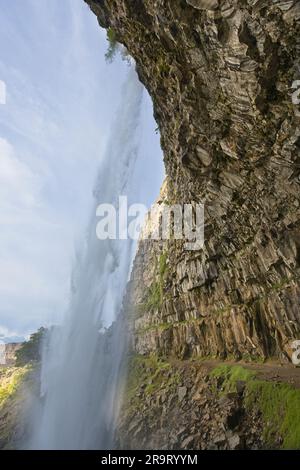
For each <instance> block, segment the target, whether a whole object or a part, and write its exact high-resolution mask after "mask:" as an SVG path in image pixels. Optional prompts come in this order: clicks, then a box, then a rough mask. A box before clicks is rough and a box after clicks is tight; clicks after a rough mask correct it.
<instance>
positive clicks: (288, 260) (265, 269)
mask: <svg viewBox="0 0 300 470" xmlns="http://www.w3.org/2000/svg"><path fill="white" fill-rule="evenodd" d="M86 2H87V3H88V4H89V5H90V7H91V9H92V10H93V12H94V13H95V14H96V15H97V17H98V20H99V23H100V25H101V26H103V27H105V28H111V30H112V31H114V34H115V35H116V39H117V41H118V42H120V43H122V44H123V45H124V46H125V47H126V48H127V50H128V51H129V53H130V55H131V56H132V57H133V58H134V59H135V61H136V66H137V71H138V74H139V77H140V80H141V81H142V82H143V83H144V85H145V86H146V88H147V89H148V91H149V93H150V95H151V97H152V99H153V104H154V114H155V118H156V120H157V123H158V125H159V129H160V133H161V145H162V148H163V151H164V161H165V166H166V173H167V180H166V182H165V184H164V187H163V190H162V193H161V195H160V201H161V202H165V203H166V204H184V203H190V202H193V204H196V203H203V204H204V205H205V244H204V247H203V249H201V250H197V251H188V250H186V249H185V248H184V244H183V242H181V241H179V240H169V241H168V242H164V243H162V242H154V241H151V240H147V241H142V242H141V243H140V245H139V250H138V254H137V257H136V261H135V265H134V269H133V273H132V280H131V284H130V292H129V300H130V307H129V312H130V318H131V320H132V322H131V324H132V330H133V348H134V350H135V351H136V352H137V353H140V354H145V355H147V354H150V353H155V354H158V355H168V356H176V357H180V358H186V357H189V356H220V357H230V356H233V357H235V358H241V357H251V358H261V357H262V358H264V357H270V356H277V357H286V358H288V357H290V355H291V342H292V340H294V339H299V338H300V310H299V300H300V285H299V276H300V201H299V196H300V128H299V124H300V120H299V116H300V110H299V107H298V105H297V102H298V99H297V98H299V94H297V86H298V87H299V83H300V82H297V80H300V66H299V60H298V59H299V52H300V26H299V22H300V2H299V1H295V0H289V1H279V0H278V1H275V0H273V1H272V0H239V1H236V0H86Z"/></svg>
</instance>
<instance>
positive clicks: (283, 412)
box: [211, 365, 300, 449]
mask: <svg viewBox="0 0 300 470" xmlns="http://www.w3.org/2000/svg"><path fill="white" fill-rule="evenodd" d="M211 376H212V377H221V378H223V380H224V381H223V383H222V392H221V393H228V392H231V391H235V390H236V384H237V382H238V381H243V382H245V386H246V389H245V406H246V408H247V409H248V410H249V411H250V410H251V409H253V408H256V409H257V410H259V411H260V412H261V413H262V417H263V421H264V439H265V442H266V444H267V446H269V447H270V448H272V447H274V445H275V444H276V439H277V438H278V436H280V437H281V438H282V441H283V442H282V448H283V449H299V448H300V390H299V389H295V388H293V387H291V386H290V385H288V384H284V383H273V382H267V381H265V380H259V379H257V373H256V372H254V371H250V370H247V369H245V368H243V367H241V366H223V365H222V366H219V367H217V368H216V369H214V370H213V371H212V372H211Z"/></svg>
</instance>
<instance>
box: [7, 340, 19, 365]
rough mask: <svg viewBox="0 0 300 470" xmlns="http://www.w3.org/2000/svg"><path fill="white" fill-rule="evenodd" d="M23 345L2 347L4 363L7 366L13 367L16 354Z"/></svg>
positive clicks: (11, 344)
mask: <svg viewBox="0 0 300 470" xmlns="http://www.w3.org/2000/svg"><path fill="white" fill-rule="evenodd" d="M22 345H23V343H8V344H5V345H3V346H4V363H5V365H7V366H14V365H15V363H16V352H17V351H18V350H19V349H20V348H21V347H22Z"/></svg>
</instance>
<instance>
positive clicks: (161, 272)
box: [138, 252, 168, 314]
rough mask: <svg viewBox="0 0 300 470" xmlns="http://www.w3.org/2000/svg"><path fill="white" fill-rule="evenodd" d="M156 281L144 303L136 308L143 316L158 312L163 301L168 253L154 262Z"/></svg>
mask: <svg viewBox="0 0 300 470" xmlns="http://www.w3.org/2000/svg"><path fill="white" fill-rule="evenodd" d="M156 270H158V274H157V275H156V278H157V280H156V281H154V282H153V284H152V285H151V286H150V288H149V290H148V294H147V300H146V302H145V303H143V304H140V305H139V306H138V312H139V313H140V314H143V313H145V312H148V311H151V310H159V309H160V308H161V306H162V304H163V300H164V282H165V278H166V275H167V272H168V253H167V252H164V253H162V254H161V255H160V257H159V259H158V262H157V260H156Z"/></svg>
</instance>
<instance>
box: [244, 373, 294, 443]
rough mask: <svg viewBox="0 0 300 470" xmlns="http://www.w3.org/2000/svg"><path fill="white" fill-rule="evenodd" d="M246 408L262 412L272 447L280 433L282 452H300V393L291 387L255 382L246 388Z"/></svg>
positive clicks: (266, 439) (267, 440)
mask: <svg viewBox="0 0 300 470" xmlns="http://www.w3.org/2000/svg"><path fill="white" fill-rule="evenodd" d="M246 406H247V407H248V408H252V407H253V406H257V407H258V408H259V409H260V411H261V412H262V414H263V418H264V423H265V429H264V438H265V441H266V442H267V443H268V445H269V446H270V447H272V446H273V445H274V443H275V439H276V436H277V435H278V434H279V435H280V436H281V437H282V439H283V444H282V448H283V449H300V390H297V389H294V388H292V387H291V386H290V385H288V384H283V383H271V382H266V381H262V380H255V381H253V382H250V383H249V384H248V386H247V395H246Z"/></svg>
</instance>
